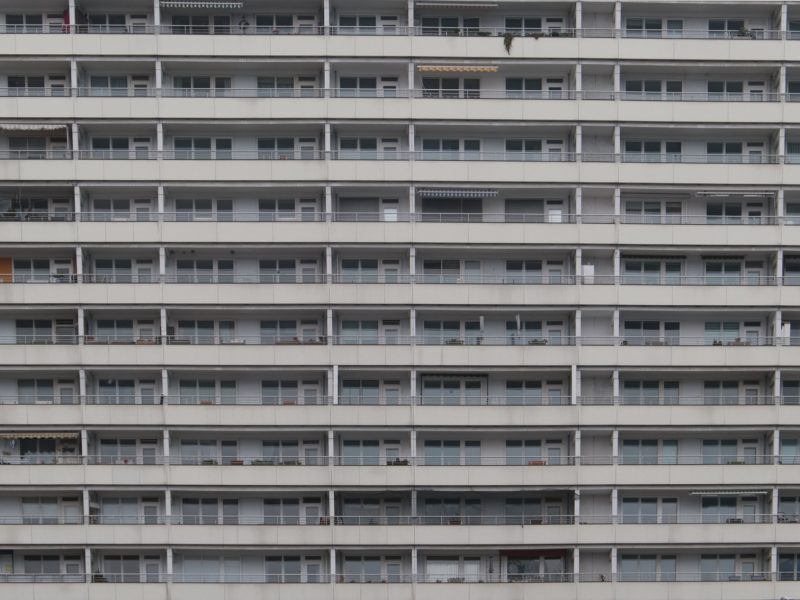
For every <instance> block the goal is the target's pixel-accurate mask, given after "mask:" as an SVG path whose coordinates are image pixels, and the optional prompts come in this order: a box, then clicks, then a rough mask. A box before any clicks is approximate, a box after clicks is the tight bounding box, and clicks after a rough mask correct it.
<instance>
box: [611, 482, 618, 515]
mask: <svg viewBox="0 0 800 600" xmlns="http://www.w3.org/2000/svg"><path fill="white" fill-rule="evenodd" d="M618 514H619V490H617V488H613V489H612V490H611V519H612V521H613V522H614V523H616V520H617V515H618Z"/></svg>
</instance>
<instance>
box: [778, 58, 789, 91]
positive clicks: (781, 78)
mask: <svg viewBox="0 0 800 600" xmlns="http://www.w3.org/2000/svg"><path fill="white" fill-rule="evenodd" d="M788 91H789V90H788V89H787V87H786V65H781V67H780V69H779V70H778V98H779V99H785V98H786V93H787V92H788Z"/></svg>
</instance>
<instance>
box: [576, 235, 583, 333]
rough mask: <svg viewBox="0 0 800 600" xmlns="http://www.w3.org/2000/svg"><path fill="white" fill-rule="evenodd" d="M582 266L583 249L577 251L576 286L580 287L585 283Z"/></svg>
mask: <svg viewBox="0 0 800 600" xmlns="http://www.w3.org/2000/svg"><path fill="white" fill-rule="evenodd" d="M582 265H583V250H582V249H581V248H577V249H576V250H575V285H580V284H581V283H583V282H582V281H581V275H582V274H583V269H582V268H581V267H582ZM576 329H577V328H576ZM575 335H579V334H578V332H577V331H576V332H575Z"/></svg>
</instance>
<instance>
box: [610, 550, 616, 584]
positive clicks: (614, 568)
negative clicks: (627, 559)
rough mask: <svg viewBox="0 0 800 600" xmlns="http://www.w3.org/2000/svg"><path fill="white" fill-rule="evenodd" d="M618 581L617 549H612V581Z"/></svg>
mask: <svg viewBox="0 0 800 600" xmlns="http://www.w3.org/2000/svg"><path fill="white" fill-rule="evenodd" d="M616 580H617V549H616V548H611V581H616Z"/></svg>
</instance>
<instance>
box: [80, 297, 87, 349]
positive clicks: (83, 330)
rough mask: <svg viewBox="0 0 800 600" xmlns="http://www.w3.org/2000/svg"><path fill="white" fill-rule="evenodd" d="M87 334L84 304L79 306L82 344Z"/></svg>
mask: <svg viewBox="0 0 800 600" xmlns="http://www.w3.org/2000/svg"><path fill="white" fill-rule="evenodd" d="M85 336H86V313H85V311H84V308H83V307H82V306H79V307H78V343H79V344H82V343H83V341H84V339H85Z"/></svg>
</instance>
